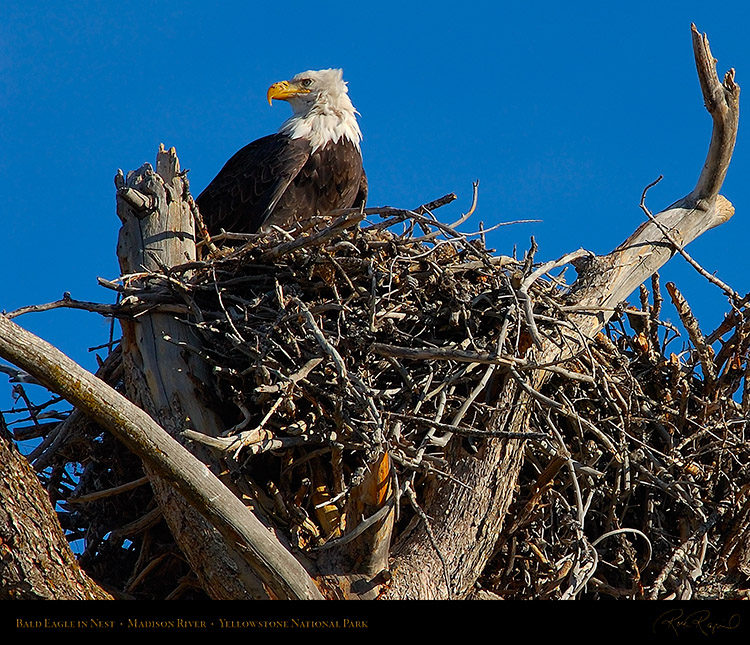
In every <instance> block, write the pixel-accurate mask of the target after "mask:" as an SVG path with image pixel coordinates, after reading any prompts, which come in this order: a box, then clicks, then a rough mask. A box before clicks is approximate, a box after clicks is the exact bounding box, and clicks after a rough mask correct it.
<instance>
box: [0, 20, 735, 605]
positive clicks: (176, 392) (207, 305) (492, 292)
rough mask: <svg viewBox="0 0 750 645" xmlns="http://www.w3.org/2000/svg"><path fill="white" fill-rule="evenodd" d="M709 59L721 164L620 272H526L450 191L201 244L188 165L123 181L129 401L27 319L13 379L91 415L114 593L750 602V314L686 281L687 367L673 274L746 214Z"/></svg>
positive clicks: (1, 321) (65, 451)
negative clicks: (673, 318)
mask: <svg viewBox="0 0 750 645" xmlns="http://www.w3.org/2000/svg"><path fill="white" fill-rule="evenodd" d="M693 44H694V51H695V57H696V63H697V68H698V72H699V78H700V81H701V87H702V89H703V92H704V97H705V99H706V105H707V108H708V109H709V112H710V113H711V115H712V118H713V122H714V129H713V135H712V139H711V144H710V147H709V154H708V158H707V161H706V164H705V166H704V168H703V171H702V172H701V174H700V178H699V181H698V183H697V185H696V187H695V189H694V190H693V191H691V192H690V193H689V194H688V195H687V196H686V197H685V198H683V199H681V200H679V201H678V202H676V203H675V204H674V205H673V206H671V207H670V208H668V209H667V210H665V211H664V212H662V213H658V214H656V215H651V214H650V213H648V216H649V218H648V221H646V222H645V223H644V224H643V225H642V226H641V227H639V228H638V230H637V231H636V232H635V233H634V234H633V235H632V236H630V238H628V240H626V241H625V242H624V243H623V244H622V245H620V246H619V247H618V248H617V249H615V250H614V251H613V252H612V253H611V254H609V255H606V256H594V255H593V254H591V253H589V252H587V251H584V250H582V249H581V250H578V251H575V252H573V253H571V254H568V255H566V256H564V257H562V258H560V259H559V260H555V261H551V262H546V263H538V262H536V260H535V256H536V252H537V250H536V248H535V245H533V244H532V248H531V249H530V250H529V252H528V253H527V254H526V255H525V256H524V257H518V258H517V257H513V256H510V255H508V256H505V255H498V254H497V253H496V252H495V251H493V250H492V249H488V248H487V247H486V245H485V243H484V239H485V238H484V236H483V234H482V233H483V231H482V230H481V227H478V229H479V230H477V232H476V234H467V233H465V232H462V231H459V230H457V227H459V226H461V225H463V224H465V223H466V222H467V221H469V222H470V221H471V219H470V215H472V214H474V212H475V211H479V210H481V204H479V205H478V204H477V201H476V193H475V198H474V202H473V203H472V204H471V205H470V207H469V208H468V209H467V213H466V216H465V217H461V218H460V219H459V220H458V221H457V222H455V223H454V224H453V225H446V224H442V223H440V222H439V221H438V219H437V216H438V214H439V208H440V207H441V206H442V205H443V204H445V203H447V202H449V201H451V199H452V197H451V196H446V197H445V198H442V199H440V200H436V201H435V202H434V203H432V204H427V205H425V206H423V207H420V208H417V209H414V210H398V209H373V208H370V209H363V210H359V211H356V210H355V211H347V212H342V213H335V214H332V216H330V217H325V218H320V219H319V220H317V221H315V222H312V223H311V224H310V225H309V227H307V228H306V230H303V231H294V232H293V233H294V234H293V235H290V232H289V231H282V230H273V231H271V232H270V233H263V234H256V235H242V236H237V235H233V234H231V233H230V232H227V234H226V235H223V236H217V237H215V238H214V239H213V240H209V239H208V238H207V234H205V231H204V232H203V234H199V235H198V236H197V237H198V240H199V243H198V245H197V247H196V236H195V235H194V230H195V225H194V220H195V219H197V220H198V227H197V229H198V230H199V231H201V230H202V227H201V226H200V219H199V213H198V212H197V209H196V207H195V203H194V201H193V200H192V198H191V196H190V192H189V189H188V184H187V178H186V177H185V175H184V173H182V172H181V171H180V168H179V163H178V161H177V157H176V154H175V152H174V151H173V150H169V151H168V150H164V149H162V150H161V151H160V152H159V155H158V158H157V164H156V168H155V170H154V169H152V168H151V166H149V165H145V166H144V167H142V168H141V169H139V170H137V171H135V172H133V173H129V175H128V176H127V177H125V176H123V175H118V178H117V180H116V183H117V188H118V214H119V215H120V217H121V220H122V223H123V227H122V233H121V237H120V244H119V250H118V254H119V258H120V262H121V269H122V278H121V279H120V280H118V281H115V282H108V283H106V286H109V287H110V288H113V289H115V290H116V291H117V292H118V304H117V305H114V306H111V307H104V306H100V305H97V306H96V307H92V311H97V312H98V313H103V314H105V315H110V316H114V317H117V318H118V319H120V322H121V325H122V330H123V335H122V339H121V342H120V344H119V346H118V347H117V349H116V350H115V351H113V353H112V354H111V355H109V357H107V359H106V360H105V361H104V364H103V366H102V372H101V376H102V380H97V379H94V378H93V377H92V378H89V376H90V375H86V374H85V373H83V372H82V371H80V368H77V366H75V365H72V364H71V363H69V362H66V361H64V359H63V358H62V357H60V356H59V354H57V353H56V352H55V350H54V349H53V348H50V347H48V346H45V345H43V344H41V343H40V342H39V341H38V339H34V338H33V337H31V336H30V335H28V334H27V333H25V332H23V330H21V329H20V328H18V327H17V326H16V325H14V324H13V323H12V322H10V320H9V317H3V318H0V354H2V355H3V356H4V357H6V358H8V359H9V360H11V361H12V362H13V363H14V364H15V365H17V366H18V367H19V368H20V369H21V370H24V371H26V372H28V373H29V374H31V375H32V376H33V377H34V378H36V379H37V380H39V381H40V382H42V383H44V384H45V385H47V387H49V389H50V390H52V391H55V392H59V393H60V394H62V395H63V396H65V397H66V398H67V399H68V400H69V401H71V402H72V403H73V404H74V405H75V406H76V408H77V411H76V412H74V413H73V414H71V416H70V417H69V418H68V419H67V420H65V421H63V422H61V423H58V424H55V425H52V426H51V427H49V426H48V427H45V428H44V429H40V430H39V433H40V434H43V435H44V437H45V438H44V441H43V443H42V446H41V447H40V448H39V449H38V450H37V451H36V452H35V453H34V455H33V459H34V460H35V463H36V464H38V465H39V466H44V470H43V472H40V476H41V477H42V480H43V481H44V482H45V484H46V486H47V488H48V489H49V490H51V491H52V496H53V499H54V500H55V501H57V502H60V504H61V506H60V507H61V508H62V511H61V513H60V516H61V519H62V520H63V521H64V522H65V526H66V529H67V530H68V532H69V535H70V537H71V538H79V537H81V536H84V535H86V536H87V542H86V548H85V550H84V552H83V554H82V556H81V558H80V561H81V563H82V565H83V567H84V569H85V570H86V571H87V572H88V573H89V575H90V576H91V577H92V578H93V579H94V580H96V581H97V582H99V583H101V584H106V585H107V586H108V588H109V589H112V590H114V592H115V593H116V594H119V595H122V596H123V597H140V598H164V597H202V596H204V595H205V596H208V597H211V598H249V597H252V598H263V597H274V598H277V597H288V598H297V597H304V598H312V597H329V598H468V597H477V596H479V597H508V598H574V597H582V596H589V597H602V596H614V597H617V598H643V597H653V598H664V597H695V596H701V595H702V596H705V595H709V594H716V593H725V592H727V590H731V591H732V592H733V593H738V592H737V589H744V588H745V587H746V581H747V576H748V574H750V571H748V570H747V564H746V563H747V547H746V543H747V531H748V520H747V517H748V511H747V509H748V504H749V503H750V502H748V498H747V490H750V488H748V485H750V474H749V473H748V471H747V468H746V466H745V464H746V463H747V461H748V459H747V456H748V455H747V452H748V447H747V442H746V440H745V434H746V425H747V421H746V419H747V414H748V411H749V410H750V386H748V385H747V379H746V376H747V371H748V369H750V367H748V365H749V362H748V345H750V329H748V328H747V326H748V322H747V320H748V317H747V316H746V315H745V299H741V298H736V297H733V298H732V302H731V306H732V310H731V312H730V314H729V315H728V316H727V319H726V321H725V323H724V324H723V325H722V327H721V328H720V329H719V330H716V331H715V332H713V333H709V334H706V333H702V332H701V331H700V328H699V326H698V325H697V322H696V321H695V320H694V318H692V317H691V314H690V307H689V305H688V303H687V302H686V301H685V299H684V297H682V296H681V294H680V293H679V290H678V289H677V287H676V286H674V285H672V284H668V285H666V289H667V291H668V293H669V296H670V298H671V300H672V302H673V303H674V306H675V307H676V309H677V311H678V314H679V317H680V319H681V321H682V323H683V331H684V334H685V337H684V338H682V339H681V340H680V342H682V343H683V346H682V347H681V348H680V351H679V352H674V353H673V351H672V350H671V349H670V347H671V346H672V344H673V343H675V338H676V333H682V332H678V330H676V328H675V327H674V326H671V325H668V324H667V323H664V322H663V320H662V318H663V309H664V306H663V304H662V296H661V285H660V282H659V277H658V273H657V270H658V268H659V267H660V266H661V265H662V264H664V262H666V261H667V260H668V259H669V257H671V255H673V254H674V253H676V252H680V251H681V250H683V247H684V246H685V245H686V244H688V243H689V242H690V241H691V240H692V239H695V237H697V236H698V235H700V234H701V233H703V232H704V231H706V230H708V229H710V228H712V227H714V226H717V225H719V224H720V223H722V222H723V221H726V219H728V218H729V217H730V216H731V214H732V212H733V209H732V207H731V204H729V202H728V201H727V200H726V199H724V198H723V197H721V196H720V195H719V194H718V191H719V189H720V187H721V184H722V182H723V178H724V176H725V174H726V169H727V167H728V164H729V161H730V159H731V154H732V149H733V147H734V140H735V136H736V128H737V114H738V96H739V88H738V86H737V85H736V84H735V83H734V74H733V72H730V73H729V74H727V76H726V77H725V79H724V82H723V83H722V82H720V81H719V80H718V78H717V77H716V73H715V67H714V60H713V58H712V55H711V52H710V49H709V47H708V41H707V39H706V38H705V37H703V36H701V35H700V34H699V33H698V32H697V30H695V29H693ZM568 264H573V265H574V266H575V267H576V270H577V272H578V276H577V279H576V280H575V281H573V282H568V281H567V280H566V276H565V274H564V271H563V269H564V267H565V266H566V265H568ZM648 281H650V290H649V289H647V288H646V287H645V286H644V283H645V282H648ZM639 286H640V291H639V292H638V293H639V295H640V301H639V303H638V305H636V306H635V307H631V306H628V305H627V304H626V303H624V301H625V300H626V299H627V298H628V297H630V295H631V293H632V292H633V291H634V290H638V288H639ZM732 293H733V292H732ZM51 306H76V307H81V308H85V307H86V303H80V302H78V301H74V300H72V299H70V298H67V297H66V298H63V299H62V300H61V301H60V302H58V303H54V305H51ZM43 308H44V307H42V309H43ZM29 311H34V309H30V310H24V311H23V312H17V313H18V314H19V315H20V314H21V313H28V312H29ZM719 340H722V342H723V346H722V348H721V349H720V350H719V351H717V352H714V350H713V348H712V346H713V345H715V344H716V343H717V342H718V341H719ZM60 368H62V369H60ZM19 374H20V373H19ZM123 395H125V396H123ZM28 408H29V411H30V412H33V404H31V402H30V400H29V403H28ZM144 411H146V412H147V413H148V415H145V414H144V413H143V412H144ZM82 413H85V414H82ZM31 425H33V424H31ZM27 431H28V430H27V429H23V428H19V429H18V431H17V432H18V433H19V434H20V433H22V432H27ZM113 437H116V438H117V440H118V441H115V440H113ZM120 442H122V443H120ZM123 445H124V446H126V448H125V447H123ZM136 456H137V458H138V459H136V458H135V457H136ZM139 460H141V461H142V463H143V469H142V468H141V466H140V463H139ZM73 464H76V465H79V466H77V467H78V468H80V471H81V472H80V477H79V478H78V479H76V480H70V479H66V477H64V476H63V473H66V472H68V471H69V469H70V467H71V465H73ZM146 482H150V483H151V487H148V486H146V485H145V483H146ZM152 488H153V492H152ZM167 527H168V530H167Z"/></svg>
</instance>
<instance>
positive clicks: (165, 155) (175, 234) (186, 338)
mask: <svg viewBox="0 0 750 645" xmlns="http://www.w3.org/2000/svg"><path fill="white" fill-rule="evenodd" d="M116 184H117V187H118V215H119V216H120V219H121V221H122V228H121V231H120V240H119V244H118V257H119V259H120V268H121V270H122V272H123V275H130V276H138V275H139V274H143V273H145V274H149V275H150V274H162V275H163V274H165V273H168V272H169V269H170V268H171V267H173V266H177V265H181V264H183V263H185V262H190V261H192V260H195V258H196V248H195V236H194V223H193V216H192V211H191V208H190V204H189V200H188V199H187V192H186V180H185V179H184V177H183V175H182V173H181V172H180V168H179V161H178V160H177V155H176V154H175V151H174V149H170V150H165V149H164V148H163V147H162V149H160V151H159V154H158V155H157V161H156V171H154V170H152V169H151V167H150V166H144V167H142V168H141V169H139V170H138V171H136V172H133V173H130V174H129V176H128V178H127V179H125V178H123V177H122V176H120V175H118V178H117V179H116ZM132 279H133V280H138V278H137V277H136V278H132ZM178 288H179V287H178ZM121 324H122V328H123V338H122V352H123V362H124V368H125V374H126V379H125V382H126V387H127V390H128V396H129V397H130V398H131V399H132V400H134V401H136V402H137V403H138V404H139V405H141V406H142V407H143V408H144V409H145V410H147V411H148V412H149V413H150V414H151V415H152V416H153V417H154V418H155V419H158V421H159V422H160V424H161V425H162V426H164V427H165V429H166V430H167V431H168V432H169V433H170V434H171V435H172V436H173V437H174V438H176V439H177V440H178V441H181V440H183V437H184V432H185V430H188V429H192V430H196V431H199V432H201V433H202V434H205V435H208V436H214V437H215V436H218V435H219V434H220V433H221V432H222V431H223V430H224V427H223V423H222V420H221V419H220V418H219V417H218V415H217V414H215V413H214V412H213V411H212V410H211V408H210V407H209V406H207V405H206V404H205V401H204V397H202V396H201V394H200V392H199V391H198V387H199V386H201V385H204V386H205V385H206V384H209V383H210V382H211V377H210V371H209V368H208V366H207V365H206V364H204V363H203V362H202V361H201V360H200V358H199V357H197V356H195V355H189V354H188V353H187V352H185V351H184V350H183V349H182V346H183V345H185V344H187V345H189V346H194V347H197V346H200V339H199V338H198V337H197V335H196V334H195V333H194V331H193V330H192V328H191V327H190V326H188V325H186V324H184V322H182V321H180V320H179V319H177V318H176V317H175V316H173V315H170V314H167V313H161V312H159V311H158V310H157V311H154V312H151V313H146V314H144V315H141V316H139V317H137V318H135V319H124V320H122V321H121ZM190 450H191V452H193V453H195V454H196V455H197V456H198V457H199V458H201V459H202V461H203V462H205V463H206V464H212V463H216V460H215V459H212V456H211V455H210V454H209V453H207V452H205V451H204V448H203V447H202V446H201V445H200V444H195V443H191V444H190ZM146 464H147V468H148V464H149V462H148V461H146ZM154 470H155V471H156V472H154ZM158 473H159V469H158V468H156V469H153V468H152V469H151V470H150V471H149V475H151V476H152V485H153V486H154V490H155V492H156V495H157V499H158V500H159V503H160V506H161V507H162V510H163V512H164V515H165V518H166V519H167V522H168V523H169V525H170V529H171V530H172V533H173V535H174V536H175V539H176V540H177V543H178V544H179V545H180V548H181V549H182V550H183V552H184V553H185V555H186V557H187V559H188V561H189V562H190V564H191V567H192V568H193V570H194V571H195V572H196V573H197V575H198V577H199V579H200V580H201V582H202V584H203V586H204V589H206V591H207V592H208V593H209V594H210V595H211V596H212V597H214V598H241V597H245V596H247V595H249V596H251V597H255V598H266V597H268V591H267V588H268V589H270V590H271V594H272V596H276V597H304V598H314V597H319V594H318V592H317V588H316V587H315V585H314V584H313V582H312V580H311V579H310V577H309V575H307V573H306V571H305V569H304V568H303V567H302V566H301V565H300V564H299V562H298V561H297V560H296V559H295V558H294V557H293V556H292V555H291V554H290V553H289V552H288V551H287V550H286V549H285V548H284V546H283V545H282V544H281V543H280V542H278V540H276V539H275V537H274V536H273V535H272V534H271V533H269V532H268V531H267V530H266V529H264V528H263V527H262V525H261V523H260V522H259V521H258V520H257V519H256V518H255V516H254V515H252V513H251V512H250V511H249V510H248V509H246V508H245V506H244V504H241V503H239V505H237V504H235V503H234V502H232V506H233V507H234V512H236V513H240V514H241V515H239V516H238V517H237V518H236V520H234V521H237V522H241V523H244V524H248V525H252V526H254V528H255V529H256V530H257V531H262V532H263V533H264V535H263V540H262V541H261V542H259V543H257V544H256V545H255V546H254V547H253V549H252V550H253V551H255V553H253V554H252V555H251V557H249V558H248V557H247V555H246V549H247V545H246V544H245V543H244V541H243V542H240V543H235V541H234V539H235V538H236V535H235V538H231V537H230V535H228V534H227V533H226V532H225V531H224V530H223V528H222V527H221V526H218V525H216V523H215V521H214V519H213V518H210V517H206V520H208V522H207V521H206V520H204V519H203V518H202V517H201V516H200V515H198V514H197V513H196V512H195V511H194V510H193V509H191V507H190V506H189V505H188V504H186V503H185V502H184V501H183V500H182V498H181V497H179V496H176V495H174V494H173V492H172V491H173V490H174V489H173V487H172V486H171V485H165V484H164V482H162V481H161V480H160V478H159V477H155V476H153V475H155V474H158ZM217 474H218V473H217ZM223 493H224V494H225V495H229V496H231V497H232V499H234V500H236V501H239V500H238V499H237V498H236V497H234V495H232V494H231V492H230V491H228V490H226V489H224V491H223ZM189 501H191V500H189ZM226 501H228V500H226ZM191 503H192V501H191ZM193 505H194V504H193ZM201 513H202V514H203V515H205V513H203V512H202V511H201ZM226 519H227V518H224V520H223V521H226ZM211 525H213V526H211ZM217 530H218V533H217ZM219 533H220V534H221V535H219ZM228 537H229V538H230V539H227V538H228ZM266 560H268V561H266ZM269 565H272V566H271V567H270V568H269Z"/></svg>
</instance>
